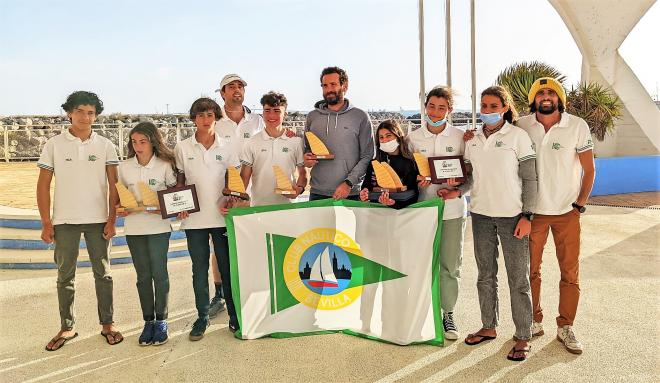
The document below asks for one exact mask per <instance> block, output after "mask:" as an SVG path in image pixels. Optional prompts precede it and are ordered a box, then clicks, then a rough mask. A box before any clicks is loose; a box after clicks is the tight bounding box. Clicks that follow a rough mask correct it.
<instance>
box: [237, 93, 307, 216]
mask: <svg viewBox="0 0 660 383" xmlns="http://www.w3.org/2000/svg"><path fill="white" fill-rule="evenodd" d="M261 106H262V107H263V116H264V120H265V124H266V128H265V129H264V130H262V131H261V132H260V133H258V134H257V135H256V136H254V137H252V138H250V139H249V140H248V141H247V142H246V143H245V145H244V146H243V153H242V154H241V164H242V165H243V166H242V168H241V178H242V179H243V183H245V185H250V181H252V195H251V202H252V206H263V205H275V204H282V203H290V202H291V200H292V199H294V198H296V197H297V196H298V195H300V194H301V193H302V192H303V191H304V190H305V186H307V172H306V171H305V167H304V164H303V161H304V160H303V143H302V140H301V139H300V137H288V136H287V135H286V134H285V129H284V128H283V127H282V122H283V121H284V117H285V116H286V107H287V100H286V97H285V96H284V95H283V94H281V93H275V92H269V93H267V94H265V95H264V96H263V97H261ZM273 165H277V166H279V167H280V168H281V169H282V171H283V172H284V174H285V175H287V176H289V177H290V178H291V181H292V183H293V185H294V189H295V191H296V194H289V195H286V196H285V195H281V194H276V193H275V187H276V180H275V173H274V171H273ZM296 171H297V172H298V180H297V181H296V180H295V179H294V177H293V175H294V173H296Z"/></svg>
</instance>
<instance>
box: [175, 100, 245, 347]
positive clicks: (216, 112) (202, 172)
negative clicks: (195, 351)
mask: <svg viewBox="0 0 660 383" xmlns="http://www.w3.org/2000/svg"><path fill="white" fill-rule="evenodd" d="M220 113H221V111H220V106H219V105H218V104H217V103H216V102H215V101H213V100H211V99H210V98H200V99H198V100H196V101H195V102H194V103H193V104H192V106H191V107H190V119H192V120H193V121H194V123H195V126H196V127H197V130H196V131H195V134H194V135H192V136H190V137H189V138H188V139H186V140H184V141H181V142H179V143H178V144H177V145H176V148H175V150H174V151H175V157H176V166H177V168H178V170H179V175H178V177H177V178H178V179H177V185H180V186H183V185H192V184H194V185H195V189H196V191H197V197H198V200H199V207H200V211H199V212H196V213H192V214H190V215H188V214H186V213H183V214H180V218H182V219H183V222H182V223H181V229H183V230H185V232H186V240H187V242H188V252H189V253H190V259H191V260H192V272H193V289H194V293H195V305H196V307H197V314H198V316H199V318H198V319H197V320H196V321H195V323H194V324H193V328H192V330H191V331H190V335H189V338H190V340H193V341H195V340H200V339H202V337H204V332H206V328H207V327H208V326H209V283H208V272H209V257H210V247H209V238H210V239H211V241H212V242H213V250H214V253H215V256H216V259H217V262H218V266H219V269H220V275H221V277H222V280H223V281H224V283H223V286H222V288H223V289H224V295H225V299H226V303H227V311H228V313H229V328H230V330H231V331H232V332H234V331H236V330H237V329H238V318H237V317H236V311H235V310H234V305H233V300H232V299H231V279H230V278H229V245H228V242H227V228H226V226H225V220H224V217H223V216H222V215H221V214H220V208H221V207H224V204H225V202H226V199H225V198H224V197H223V196H222V189H223V187H224V185H225V174H226V171H227V168H228V167H230V166H233V167H236V168H237V167H238V166H239V164H240V163H239V161H238V158H237V157H236V154H235V152H234V151H233V149H232V147H231V145H230V144H229V142H228V140H226V139H224V138H222V137H220V135H219V134H218V133H217V132H216V131H215V124H216V121H217V120H218V118H219V116H220Z"/></svg>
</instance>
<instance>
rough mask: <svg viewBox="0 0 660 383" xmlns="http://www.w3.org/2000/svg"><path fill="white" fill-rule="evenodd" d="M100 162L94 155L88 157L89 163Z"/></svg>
mask: <svg viewBox="0 0 660 383" xmlns="http://www.w3.org/2000/svg"><path fill="white" fill-rule="evenodd" d="M96 160H98V157H96V156H95V155H94V154H90V155H89V157H87V161H96Z"/></svg>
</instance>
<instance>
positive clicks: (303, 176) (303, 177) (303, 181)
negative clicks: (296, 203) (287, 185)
mask: <svg viewBox="0 0 660 383" xmlns="http://www.w3.org/2000/svg"><path fill="white" fill-rule="evenodd" d="M297 169H298V180H297V181H296V186H298V187H301V188H302V190H301V191H300V194H302V193H303V192H304V191H305V187H307V171H306V170H305V167H304V166H298V167H297Z"/></svg>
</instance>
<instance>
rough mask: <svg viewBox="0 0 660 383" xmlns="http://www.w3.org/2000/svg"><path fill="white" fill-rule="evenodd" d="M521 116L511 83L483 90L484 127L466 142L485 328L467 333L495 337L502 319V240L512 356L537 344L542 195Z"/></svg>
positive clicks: (471, 338)
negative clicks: (534, 246)
mask: <svg viewBox="0 0 660 383" xmlns="http://www.w3.org/2000/svg"><path fill="white" fill-rule="evenodd" d="M516 116H517V113H516V110H515V108H514V105H513V101H512V99H511V95H510V94H509V93H508V92H507V90H506V89H504V88H502V87H500V86H492V87H490V88H487V89H486V90H484V91H483V92H482V93H481V121H482V122H483V127H482V128H481V129H480V130H477V131H476V132H475V134H474V137H473V138H472V139H470V140H469V141H467V142H466V145H465V160H466V162H468V163H469V164H470V167H471V168H472V177H473V180H474V184H473V186H472V192H471V199H470V205H471V208H470V211H471V216H472V235H473V238H474V256H475V258H476V263H477V269H478V280H477V291H478V294H479V306H480V309H481V322H482V328H481V329H480V330H479V331H477V332H476V333H474V334H470V335H468V336H467V338H465V343H466V344H468V345H471V346H472V345H477V344H479V343H481V342H484V341H487V340H490V339H495V337H496V336H497V332H496V328H497V325H498V317H499V315H498V307H499V303H498V302H499V300H498V296H497V293H498V291H497V258H498V256H499V250H498V244H499V243H501V244H502V252H503V256H504V265H505V266H506V271H507V279H508V282H509V293H510V295H511V313H512V316H513V322H514V324H515V328H516V332H515V335H514V341H515V344H514V346H513V348H512V349H511V351H509V354H508V355H507V359H509V360H513V361H522V360H525V359H526V358H527V357H528V355H529V352H530V350H531V346H530V345H529V340H530V339H531V337H532V334H531V326H532V299H531V289H530V283H529V242H528V241H529V233H530V231H531V220H532V219H533V218H534V215H533V214H532V213H531V212H533V211H534V206H533V205H534V203H535V200H536V188H537V178H536V154H535V152H534V147H533V145H532V141H531V139H530V138H529V136H528V135H527V133H526V132H525V131H524V130H522V129H520V128H518V127H516V126H514V125H512V122H513V120H514V119H515V117H516Z"/></svg>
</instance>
